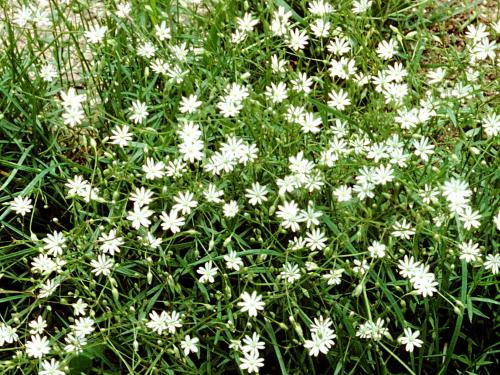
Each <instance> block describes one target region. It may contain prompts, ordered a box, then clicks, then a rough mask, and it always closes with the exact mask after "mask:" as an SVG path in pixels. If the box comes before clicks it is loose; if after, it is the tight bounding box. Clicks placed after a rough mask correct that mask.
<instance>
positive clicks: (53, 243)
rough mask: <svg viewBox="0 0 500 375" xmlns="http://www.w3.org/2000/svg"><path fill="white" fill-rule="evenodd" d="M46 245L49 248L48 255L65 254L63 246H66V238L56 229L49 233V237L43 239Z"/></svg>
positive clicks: (45, 247) (46, 248)
mask: <svg viewBox="0 0 500 375" xmlns="http://www.w3.org/2000/svg"><path fill="white" fill-rule="evenodd" d="M43 242H45V246H44V247H43V248H44V249H45V250H47V254H48V255H53V256H58V255H62V254H63V248H64V247H66V245H65V243H66V238H64V235H63V234H62V233H61V232H58V231H55V232H54V234H50V233H49V234H47V237H46V238H44V239H43Z"/></svg>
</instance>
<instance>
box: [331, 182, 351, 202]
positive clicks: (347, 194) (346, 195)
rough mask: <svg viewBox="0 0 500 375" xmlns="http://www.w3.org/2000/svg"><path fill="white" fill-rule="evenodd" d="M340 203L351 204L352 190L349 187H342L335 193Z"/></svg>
mask: <svg viewBox="0 0 500 375" xmlns="http://www.w3.org/2000/svg"><path fill="white" fill-rule="evenodd" d="M333 195H335V197H337V200H338V201H339V202H349V201H350V200H351V199H352V188H351V187H349V186H347V185H341V186H339V187H338V188H337V189H335V190H334V191H333Z"/></svg>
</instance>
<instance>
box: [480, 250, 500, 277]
mask: <svg viewBox="0 0 500 375" xmlns="http://www.w3.org/2000/svg"><path fill="white" fill-rule="evenodd" d="M484 268H485V269H487V270H491V273H492V274H493V275H496V274H497V273H498V270H499V269H500V254H488V255H486V261H485V262H484Z"/></svg>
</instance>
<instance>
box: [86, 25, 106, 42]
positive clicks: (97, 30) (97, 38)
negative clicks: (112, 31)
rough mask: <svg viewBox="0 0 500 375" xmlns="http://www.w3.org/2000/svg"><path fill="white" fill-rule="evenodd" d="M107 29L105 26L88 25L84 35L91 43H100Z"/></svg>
mask: <svg viewBox="0 0 500 375" xmlns="http://www.w3.org/2000/svg"><path fill="white" fill-rule="evenodd" d="M107 30H108V28H107V27H106V26H90V28H89V30H88V31H85V37H86V38H87V41H88V42H89V43H91V44H96V43H100V42H101V41H102V40H103V39H104V35H105V34H106V31H107Z"/></svg>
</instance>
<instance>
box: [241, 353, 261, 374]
mask: <svg viewBox="0 0 500 375" xmlns="http://www.w3.org/2000/svg"><path fill="white" fill-rule="evenodd" d="M263 366H264V360H263V359H262V358H260V357H259V353H255V352H253V351H252V352H244V353H243V358H240V369H242V370H247V372H248V373H249V374H251V373H252V372H255V373H258V372H259V368H260V367H263Z"/></svg>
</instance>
